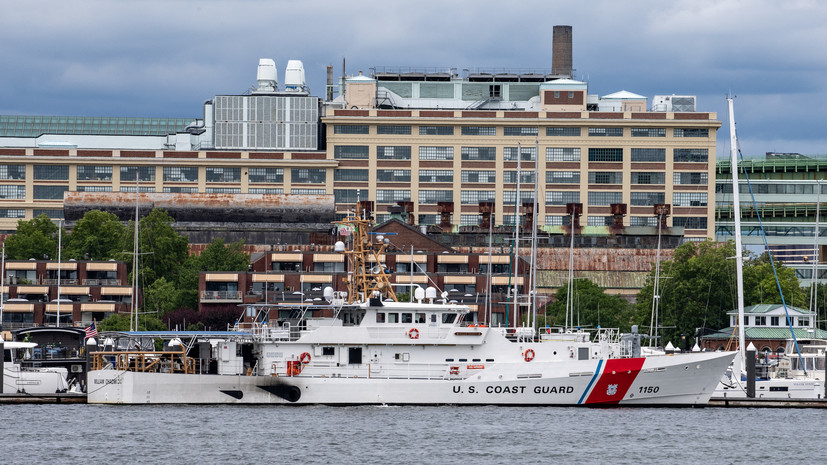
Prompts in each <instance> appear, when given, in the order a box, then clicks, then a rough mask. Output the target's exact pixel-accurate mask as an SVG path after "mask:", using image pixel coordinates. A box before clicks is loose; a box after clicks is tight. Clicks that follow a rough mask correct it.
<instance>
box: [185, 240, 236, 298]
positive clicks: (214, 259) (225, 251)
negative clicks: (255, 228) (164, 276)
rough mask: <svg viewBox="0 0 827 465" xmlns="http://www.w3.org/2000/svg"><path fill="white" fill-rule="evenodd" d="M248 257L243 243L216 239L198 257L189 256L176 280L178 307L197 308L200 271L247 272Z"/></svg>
mask: <svg viewBox="0 0 827 465" xmlns="http://www.w3.org/2000/svg"><path fill="white" fill-rule="evenodd" d="M249 266H250V256H249V255H248V254H247V253H245V252H244V242H243V241H237V242H231V243H229V244H225V242H224V239H223V238H216V239H213V241H212V242H211V243H210V245H208V246H207V247H206V248H204V250H203V251H202V252H201V253H200V254H198V255H194V254H193V255H190V256H189V258H187V261H186V262H185V263H184V265H183V267H182V268H181V273H180V275H179V279H178V297H179V301H178V306H179V307H184V308H198V275H199V273H200V272H202V271H247V269H248V267H249Z"/></svg>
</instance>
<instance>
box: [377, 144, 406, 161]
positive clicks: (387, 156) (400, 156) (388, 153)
mask: <svg viewBox="0 0 827 465" xmlns="http://www.w3.org/2000/svg"><path fill="white" fill-rule="evenodd" d="M376 159H377V160H410V159H411V147H410V146H405V145H399V146H378V147H376Z"/></svg>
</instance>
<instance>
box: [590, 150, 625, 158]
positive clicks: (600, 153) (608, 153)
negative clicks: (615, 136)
mask: <svg viewBox="0 0 827 465" xmlns="http://www.w3.org/2000/svg"><path fill="white" fill-rule="evenodd" d="M589 161H623V149H620V148H590V149H589Z"/></svg>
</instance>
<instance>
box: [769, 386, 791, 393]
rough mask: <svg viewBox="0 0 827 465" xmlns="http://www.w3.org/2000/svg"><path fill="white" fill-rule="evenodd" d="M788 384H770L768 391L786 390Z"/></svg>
mask: <svg viewBox="0 0 827 465" xmlns="http://www.w3.org/2000/svg"><path fill="white" fill-rule="evenodd" d="M788 389H789V387H788V386H770V392H778V391H787V390H788Z"/></svg>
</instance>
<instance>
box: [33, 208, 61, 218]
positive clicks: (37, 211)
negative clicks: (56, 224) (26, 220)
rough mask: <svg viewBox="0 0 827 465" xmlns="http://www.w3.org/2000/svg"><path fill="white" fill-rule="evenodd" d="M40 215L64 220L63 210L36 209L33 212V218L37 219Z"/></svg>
mask: <svg viewBox="0 0 827 465" xmlns="http://www.w3.org/2000/svg"><path fill="white" fill-rule="evenodd" d="M40 215H46V216H48V217H49V218H52V219H55V220H59V219H62V218H63V210H57V209H38V208H36V209H34V210H32V217H34V218H37V217H38V216H40Z"/></svg>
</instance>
